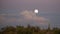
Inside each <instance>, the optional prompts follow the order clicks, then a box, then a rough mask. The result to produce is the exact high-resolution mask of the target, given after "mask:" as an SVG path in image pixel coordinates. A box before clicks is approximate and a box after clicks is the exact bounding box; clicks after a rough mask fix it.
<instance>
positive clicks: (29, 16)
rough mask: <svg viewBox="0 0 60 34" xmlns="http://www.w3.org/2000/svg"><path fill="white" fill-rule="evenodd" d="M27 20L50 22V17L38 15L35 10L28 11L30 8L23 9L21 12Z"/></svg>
mask: <svg viewBox="0 0 60 34" xmlns="http://www.w3.org/2000/svg"><path fill="white" fill-rule="evenodd" d="M20 14H21V15H22V16H23V17H24V19H25V20H27V21H28V20H33V21H35V22H37V23H43V24H44V23H47V22H48V19H46V18H44V17H41V16H36V14H35V13H34V12H33V11H28V10H25V11H22V12H21V13H20Z"/></svg>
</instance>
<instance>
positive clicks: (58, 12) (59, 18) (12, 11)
mask: <svg viewBox="0 0 60 34" xmlns="http://www.w3.org/2000/svg"><path fill="white" fill-rule="evenodd" d="M34 9H38V11H39V13H38V14H37V15H36V14H35V13H34ZM48 23H50V26H51V27H60V0H0V27H2V26H6V25H9V26H16V25H23V26H26V25H27V24H30V25H33V26H39V27H43V26H44V27H47V25H48Z"/></svg>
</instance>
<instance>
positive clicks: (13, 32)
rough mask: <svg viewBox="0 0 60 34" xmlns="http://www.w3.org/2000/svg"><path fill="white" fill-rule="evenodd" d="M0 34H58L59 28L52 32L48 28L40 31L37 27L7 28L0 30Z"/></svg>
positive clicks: (59, 33)
mask: <svg viewBox="0 0 60 34" xmlns="http://www.w3.org/2000/svg"><path fill="white" fill-rule="evenodd" d="M0 34H60V29H59V28H53V29H52V30H51V29H50V27H48V29H43V30H41V29H40V28H39V27H34V26H30V25H28V26H27V27H23V26H16V27H13V26H7V27H4V28H1V31H0Z"/></svg>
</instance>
